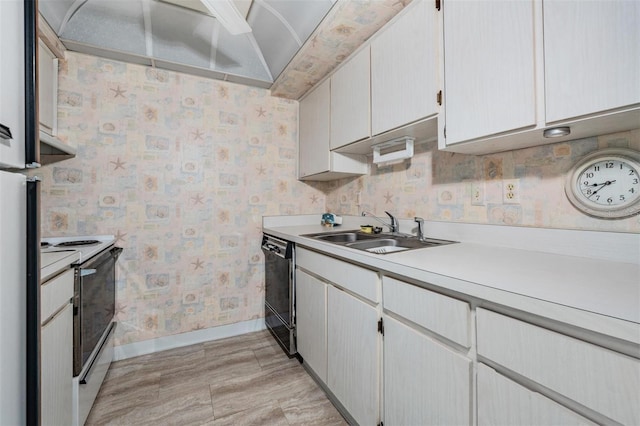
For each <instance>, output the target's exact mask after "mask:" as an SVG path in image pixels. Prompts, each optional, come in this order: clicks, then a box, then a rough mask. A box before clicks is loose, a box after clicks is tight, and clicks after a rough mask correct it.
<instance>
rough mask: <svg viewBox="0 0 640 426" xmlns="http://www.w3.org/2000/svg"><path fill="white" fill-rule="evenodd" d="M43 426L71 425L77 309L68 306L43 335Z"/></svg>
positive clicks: (43, 328)
mask: <svg viewBox="0 0 640 426" xmlns="http://www.w3.org/2000/svg"><path fill="white" fill-rule="evenodd" d="M41 341H42V348H41V353H40V357H41V364H42V374H41V376H42V385H41V386H42V388H41V395H42V396H41V398H42V403H41V404H42V405H41V410H42V424H43V425H70V424H71V414H72V410H71V408H72V407H71V404H72V400H71V397H72V379H73V351H72V349H73V307H72V306H71V304H67V305H66V307H65V308H64V309H63V310H62V311H60V312H58V313H57V314H56V316H54V317H53V318H52V319H51V320H50V321H49V322H48V323H46V324H45V325H44V326H43V327H42V331H41Z"/></svg>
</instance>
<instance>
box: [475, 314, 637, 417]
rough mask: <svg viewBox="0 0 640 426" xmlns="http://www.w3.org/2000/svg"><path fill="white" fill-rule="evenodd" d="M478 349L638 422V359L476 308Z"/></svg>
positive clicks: (568, 393)
mask: <svg viewBox="0 0 640 426" xmlns="http://www.w3.org/2000/svg"><path fill="white" fill-rule="evenodd" d="M477 339H478V343H477V349H478V355H481V356H483V357H486V358H488V359H490V360H492V361H494V362H496V363H498V364H500V365H503V366H505V367H507V368H508V369H510V370H512V371H514V372H516V373H518V374H521V375H523V376H525V377H527V378H529V379H531V380H533V381H535V382H537V383H539V384H541V385H543V386H546V387H547V388H549V389H552V390H554V391H556V392H558V393H560V394H562V395H564V396H566V397H568V398H569V399H572V400H574V401H576V402H578V403H579V404H582V405H584V406H586V407H589V408H591V409H593V410H595V411H597V412H599V413H601V414H603V415H605V416H607V417H609V418H611V419H613V420H615V421H617V422H620V423H623V424H629V425H631V424H634V425H635V424H640V400H639V399H638V395H640V360H638V359H636V358H632V357H630V356H626V355H623V354H620V353H617V352H613V351H611V350H608V349H605V348H602V347H600V346H596V345H593V344H590V343H587V342H583V341H582V340H578V339H574V338H572V337H569V336H565V335H563V334H560V333H556V332H554V331H550V330H547V329H544V328H541V327H537V326H534V325H531V324H528V323H526V322H523V321H519V320H516V319H513V318H510V317H507V316H504V315H500V314H497V313H495V312H491V311H487V310H485V309H481V308H479V309H478V310H477Z"/></svg>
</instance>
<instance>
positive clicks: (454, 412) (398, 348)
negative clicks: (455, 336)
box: [384, 317, 472, 425]
mask: <svg viewBox="0 0 640 426" xmlns="http://www.w3.org/2000/svg"><path fill="white" fill-rule="evenodd" d="M471 383H472V369H471V360H470V359H469V358H467V357H465V356H463V355H461V354H459V353H456V352H455V351H453V350H451V349H450V348H448V347H446V346H445V345H443V344H441V343H439V342H437V341H435V340H433V339H431V338H430V337H427V336H426V335H424V334H422V333H421V332H419V331H417V330H415V329H413V328H411V327H409V326H407V325H405V324H403V323H401V322H399V321H396V320H394V319H393V318H390V317H385V318H384V424H385V425H470V424H471V419H472V415H471V407H472V405H471Z"/></svg>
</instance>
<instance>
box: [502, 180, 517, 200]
mask: <svg viewBox="0 0 640 426" xmlns="http://www.w3.org/2000/svg"><path fill="white" fill-rule="evenodd" d="M502 202H503V203H504V204H520V179H505V180H503V181H502Z"/></svg>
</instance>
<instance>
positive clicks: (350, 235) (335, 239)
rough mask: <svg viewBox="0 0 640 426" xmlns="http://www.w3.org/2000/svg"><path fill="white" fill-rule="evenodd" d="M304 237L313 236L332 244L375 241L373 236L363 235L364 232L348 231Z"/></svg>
mask: <svg viewBox="0 0 640 426" xmlns="http://www.w3.org/2000/svg"><path fill="white" fill-rule="evenodd" d="M305 236H306V237H309V236H313V237H314V238H316V239H318V240H324V241H329V242H332V243H352V242H354V241H359V240H369V239H372V238H373V239H377V237H376V236H375V235H371V234H365V233H364V232H358V231H349V232H339V233H331V234H324V233H323V234H313V235H305Z"/></svg>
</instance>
